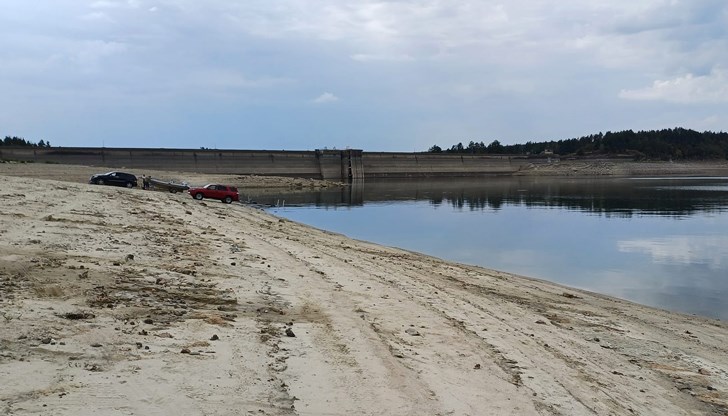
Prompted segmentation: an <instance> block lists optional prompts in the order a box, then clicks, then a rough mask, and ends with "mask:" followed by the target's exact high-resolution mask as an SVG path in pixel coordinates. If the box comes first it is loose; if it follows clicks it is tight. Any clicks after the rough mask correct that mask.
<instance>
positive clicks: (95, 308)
mask: <svg viewBox="0 0 728 416" xmlns="http://www.w3.org/2000/svg"><path fill="white" fill-rule="evenodd" d="M98 172H99V169H98V168H89V167H65V166H62V165H33V164H0V414H5V415H29V414H49V415H51V414H52V415H105V414H118V415H167V414H180V415H182V414H184V415H216V416H219V415H248V414H250V415H630V414H635V415H724V414H728V324H726V323H725V322H722V321H719V320H713V319H707V318H702V317H696V316H686V315H681V314H677V313H671V312H666V311H662V310H658V309H654V308H650V307H646V306H642V305H637V304H634V303H630V302H627V301H622V300H619V299H615V298H610V297H607V296H601V295H597V294H593V293H589V292H584V291H580V290H576V289H572V288H567V287H563V286H559V285H556V284H553V283H549V282H544V281H540V280H535V279H530V278H527V277H522V276H516V275H512V274H508V273H505V272H500V271H494V270H488V269H484V268H480V267H473V266H468V265H462V264H456V263H451V262H446V261H443V260H439V259H436V258H433V257H429V256H425V255H422V254H418V253H413V252H409V251H405V250H400V249H397V248H389V247H383V246H380V245H375V244H371V243H367V242H362V241H355V240H352V239H349V238H347V237H345V236H342V235H338V234H334V233H330V232H326V231H322V230H317V229H313V228H311V227H308V226H305V225H302V224H297V223H294V222H291V221H288V220H285V219H282V218H277V217H275V216H273V215H270V214H268V213H265V212H263V211H260V210H257V209H254V208H251V207H248V206H245V205H242V204H231V205H226V204H223V203H220V202H219V201H212V200H204V201H195V200H193V199H192V198H191V197H190V196H189V195H187V194H170V193H166V192H151V191H143V190H140V189H125V188H114V187H104V186H94V185H89V184H86V183H85V181H86V180H87V179H88V175H89V174H91V173H98ZM145 173H147V174H152V175H155V176H159V177H165V178H170V179H171V178H177V177H180V173H179V172H176V173H175V172H145ZM194 180H195V181H196V182H200V183H202V182H207V181H217V180H221V181H222V180H226V181H228V182H230V181H233V180H234V181H236V182H235V183H237V184H239V186H251V187H252V186H266V184H268V185H271V184H272V186H291V187H301V186H332V185H330V184H323V183H318V182H306V181H301V180H293V179H286V180H283V179H267V178H231V177H222V178H217V177H206V176H205V175H198V176H195V177H194ZM266 181H270V183H267V182H266ZM275 183H278V185H275ZM555 243H557V242H555Z"/></svg>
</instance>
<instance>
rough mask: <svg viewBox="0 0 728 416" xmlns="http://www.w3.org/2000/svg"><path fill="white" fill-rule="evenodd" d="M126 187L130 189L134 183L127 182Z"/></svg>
mask: <svg viewBox="0 0 728 416" xmlns="http://www.w3.org/2000/svg"><path fill="white" fill-rule="evenodd" d="M126 187H127V188H129V189H131V188H133V187H134V184H132V183H131V182H127V183H126Z"/></svg>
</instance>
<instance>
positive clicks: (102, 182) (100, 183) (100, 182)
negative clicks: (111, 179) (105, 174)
mask: <svg viewBox="0 0 728 416" xmlns="http://www.w3.org/2000/svg"><path fill="white" fill-rule="evenodd" d="M96 183H98V184H99V185H103V184H104V180H103V179H99V180H98V181H96Z"/></svg>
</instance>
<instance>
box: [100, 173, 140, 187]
mask: <svg viewBox="0 0 728 416" xmlns="http://www.w3.org/2000/svg"><path fill="white" fill-rule="evenodd" d="M88 183H92V184H96V185H114V186H126V187H127V188H133V187H135V186H138V185H139V184H138V183H137V177H136V176H134V175H132V174H131V173H125V172H108V173H100V174H98V175H94V176H92V177H91V179H89V180H88Z"/></svg>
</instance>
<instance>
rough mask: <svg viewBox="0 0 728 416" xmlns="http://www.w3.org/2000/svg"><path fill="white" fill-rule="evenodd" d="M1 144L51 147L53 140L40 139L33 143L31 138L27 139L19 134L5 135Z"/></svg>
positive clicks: (0, 141)
mask: <svg viewBox="0 0 728 416" xmlns="http://www.w3.org/2000/svg"><path fill="white" fill-rule="evenodd" d="M0 146H29V147H51V142H49V141H48V142H46V141H45V140H40V141H39V142H38V143H33V142H31V141H30V140H25V139H24V138H22V137H17V136H13V137H10V136H5V138H4V139H3V140H0Z"/></svg>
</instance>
